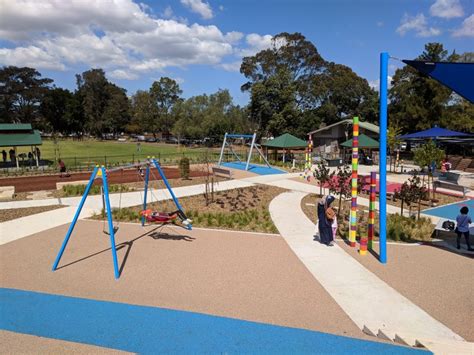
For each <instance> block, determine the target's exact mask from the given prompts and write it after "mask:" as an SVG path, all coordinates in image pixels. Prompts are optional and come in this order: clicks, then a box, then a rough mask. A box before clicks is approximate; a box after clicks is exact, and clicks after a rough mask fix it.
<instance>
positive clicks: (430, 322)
mask: <svg viewBox="0 0 474 355" xmlns="http://www.w3.org/2000/svg"><path fill="white" fill-rule="evenodd" d="M301 185H303V184H301ZM298 186H299V185H298ZM299 187H300V188H301V186H299ZM306 194H307V193H306V192H298V191H292V192H286V193H282V194H280V195H279V196H277V197H276V198H275V199H274V200H273V201H272V202H271V203H270V214H271V216H272V219H273V221H274V223H275V225H276V227H277V228H278V230H279V232H280V233H281V235H282V236H283V238H284V239H285V240H286V241H287V243H288V245H289V246H290V247H291V249H292V250H293V251H294V252H295V254H296V255H297V256H298V257H299V258H300V260H301V261H302V262H303V263H304V264H305V265H306V267H307V268H308V270H309V271H310V272H311V273H312V274H313V276H314V277H315V278H316V279H317V280H318V281H319V282H320V283H321V285H322V286H323V287H324V288H325V289H326V290H327V291H328V292H329V294H330V295H331V296H332V297H333V298H334V300H335V301H336V302H337V303H338V304H339V306H341V308H342V309H343V310H344V311H345V312H346V313H347V314H348V315H349V317H350V318H351V319H352V320H353V321H354V322H355V323H356V324H357V326H358V327H359V328H360V329H362V330H364V331H365V332H367V333H372V334H373V335H378V336H380V337H383V338H386V339H390V340H396V341H399V342H401V343H406V344H407V345H411V346H414V345H416V342H417V341H418V342H419V343H422V342H423V341H424V342H425V343H430V344H431V345H430V346H432V347H433V348H434V346H435V345H436V344H450V345H449V346H455V345H456V344H458V343H459V344H460V345H459V351H461V352H462V349H463V347H464V350H465V347H466V345H467V346H468V347H470V346H471V344H470V343H466V342H464V339H463V338H462V337H460V336H459V335H458V334H456V333H454V332H453V331H451V330H450V329H449V328H447V327H446V326H444V325H443V324H442V323H440V322H439V321H437V320H436V319H434V318H433V317H431V316H430V315H429V314H427V313H426V312H425V311H423V310H422V309H421V308H419V307H418V306H416V305H415V304H413V303H412V302H411V301H409V300H408V299H407V298H405V297H404V296H402V295H400V294H399V293H398V292H397V291H396V290H394V289H393V288H392V287H390V286H389V285H387V284H386V283H385V282H383V281H382V280H380V279H379V278H378V277H377V276H375V275H374V274H373V273H371V272H370V271H368V270H367V269H366V268H364V267H363V266H362V265H361V264H359V263H358V262H357V261H356V260H355V259H354V258H352V257H351V256H350V255H348V254H347V253H345V252H344V251H343V250H342V249H341V248H340V247H338V246H337V245H336V246H334V247H327V246H325V245H322V244H320V243H318V242H315V241H313V237H312V236H313V232H314V224H313V223H312V222H311V221H310V220H309V219H308V218H307V217H306V215H305V214H304V212H303V211H302V209H301V199H302V198H303V197H304V196H306ZM433 344H435V345H433ZM453 344H455V345H453ZM439 346H441V345H439Z"/></svg>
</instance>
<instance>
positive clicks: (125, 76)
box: [107, 69, 138, 80]
mask: <svg viewBox="0 0 474 355" xmlns="http://www.w3.org/2000/svg"><path fill="white" fill-rule="evenodd" d="M107 76H109V77H111V78H113V79H119V80H120V79H121V80H135V79H138V75H136V74H133V73H131V72H128V71H125V70H123V69H115V70H113V71H111V72H109V73H107Z"/></svg>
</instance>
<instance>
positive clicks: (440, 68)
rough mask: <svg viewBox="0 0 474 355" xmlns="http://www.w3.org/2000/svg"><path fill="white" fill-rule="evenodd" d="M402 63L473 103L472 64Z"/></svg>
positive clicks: (473, 67) (414, 61)
mask: <svg viewBox="0 0 474 355" xmlns="http://www.w3.org/2000/svg"><path fill="white" fill-rule="evenodd" d="M403 62H404V63H406V64H408V65H410V66H412V67H413V68H415V69H416V70H418V71H419V72H421V73H423V74H426V75H428V76H430V77H431V78H433V79H435V80H437V81H439V82H440V83H441V84H442V85H444V86H446V87H448V88H450V89H451V90H453V91H455V92H456V93H457V94H459V95H460V96H462V97H464V98H465V99H466V100H468V101H470V102H471V103H474V63H454V62H425V61H417V60H403Z"/></svg>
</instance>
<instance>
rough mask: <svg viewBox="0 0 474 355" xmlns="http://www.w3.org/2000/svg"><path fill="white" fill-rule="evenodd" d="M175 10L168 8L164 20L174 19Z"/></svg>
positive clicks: (164, 13)
mask: <svg viewBox="0 0 474 355" xmlns="http://www.w3.org/2000/svg"><path fill="white" fill-rule="evenodd" d="M173 15H174V14H173V9H172V8H171V6H167V7H166V9H165V11H164V12H163V17H164V18H172V17H173Z"/></svg>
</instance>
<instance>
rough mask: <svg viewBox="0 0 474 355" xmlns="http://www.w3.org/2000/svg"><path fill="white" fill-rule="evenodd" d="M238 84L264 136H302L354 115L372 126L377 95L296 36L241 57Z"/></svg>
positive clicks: (281, 38)
mask: <svg viewBox="0 0 474 355" xmlns="http://www.w3.org/2000/svg"><path fill="white" fill-rule="evenodd" d="M240 72H241V73H242V74H243V75H244V76H245V77H246V78H247V79H248V81H247V82H246V83H245V84H244V85H242V88H241V89H242V90H243V91H249V92H250V104H249V112H250V118H251V120H252V121H254V122H255V123H257V125H258V127H259V130H260V132H261V133H262V134H264V135H266V134H271V135H274V136H275V135H279V134H282V133H284V132H290V133H293V134H295V135H297V136H304V135H305V134H306V133H307V132H308V131H309V130H311V129H314V127H315V126H317V125H319V123H321V122H324V123H327V124H331V123H334V122H337V121H339V120H341V119H344V118H346V117H350V116H352V115H354V114H358V115H359V116H361V117H363V118H364V119H365V120H367V121H374V120H375V119H376V113H377V95H376V93H375V92H374V91H373V90H372V89H371V88H370V87H369V84H368V82H367V80H365V79H363V78H361V77H359V76H358V75H357V74H355V73H354V72H353V71H352V70H351V69H350V68H349V67H346V66H344V65H341V64H336V63H332V62H327V61H325V60H324V59H323V58H322V56H321V55H320V54H319V52H318V50H317V48H316V46H315V45H314V44H313V43H311V42H310V41H308V40H307V39H306V38H305V37H304V36H303V35H302V34H300V33H293V34H290V33H286V32H284V33H280V34H278V35H276V36H275V37H273V39H272V45H271V47H270V48H268V49H265V50H262V51H260V52H258V53H257V54H255V55H254V56H250V57H245V58H243V61H242V65H241V67H240Z"/></svg>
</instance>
